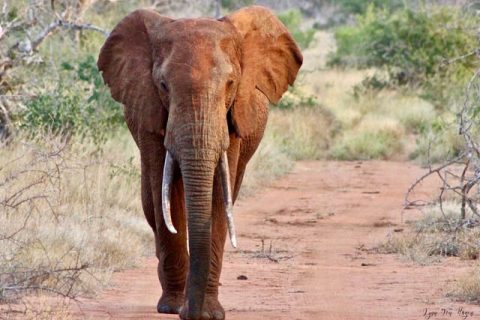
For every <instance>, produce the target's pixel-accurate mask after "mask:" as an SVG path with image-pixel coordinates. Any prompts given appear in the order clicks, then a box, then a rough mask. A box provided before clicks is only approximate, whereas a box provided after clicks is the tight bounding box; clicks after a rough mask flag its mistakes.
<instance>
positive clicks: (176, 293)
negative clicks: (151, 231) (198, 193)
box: [155, 179, 188, 314]
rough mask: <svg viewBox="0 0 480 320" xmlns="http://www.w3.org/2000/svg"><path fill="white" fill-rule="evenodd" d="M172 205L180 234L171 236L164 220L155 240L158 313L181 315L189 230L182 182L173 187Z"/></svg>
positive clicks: (186, 269) (174, 220)
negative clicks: (160, 289) (158, 298)
mask: <svg viewBox="0 0 480 320" xmlns="http://www.w3.org/2000/svg"><path fill="white" fill-rule="evenodd" d="M171 206H172V207H171V208H172V216H173V217H172V219H173V224H174V226H175V227H176V229H177V231H178V233H177V234H172V233H170V232H169V231H168V230H167V228H166V226H165V222H164V221H163V219H162V220H161V224H160V228H159V230H158V232H157V233H156V237H155V241H156V251H157V257H158V269H157V271H158V278H159V280H160V284H161V285H162V291H163V292H162V296H161V298H160V300H159V301H158V304H157V311H158V312H159V313H167V314H178V313H179V312H180V309H181V307H182V306H183V303H184V301H185V293H184V290H185V283H186V278H187V272H188V252H187V230H186V218H185V209H184V206H183V186H182V181H181V179H178V180H177V181H176V182H175V183H174V184H173V188H172V198H171ZM157 226H158V224H157Z"/></svg>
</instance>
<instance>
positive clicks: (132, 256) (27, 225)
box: [0, 133, 152, 300]
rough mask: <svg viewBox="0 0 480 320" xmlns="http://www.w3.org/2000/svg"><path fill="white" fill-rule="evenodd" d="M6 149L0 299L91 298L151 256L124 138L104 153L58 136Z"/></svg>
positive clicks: (1, 179)
mask: <svg viewBox="0 0 480 320" xmlns="http://www.w3.org/2000/svg"><path fill="white" fill-rule="evenodd" d="M2 148H3V149H2V153H1V154H0V168H1V169H0V194H1V198H0V246H1V247H2V250H1V252H0V274H1V276H0V299H4V300H9V299H14V298H17V297H18V296H22V295H23V294H25V293H30V292H32V291H43V292H54V293H58V294H60V295H65V296H69V297H75V296H77V295H80V294H90V293H93V292H95V290H96V289H97V288H98V287H101V286H103V285H104V284H105V283H107V281H108V279H109V277H110V275H111V273H112V272H113V271H116V270H121V269H124V268H128V267H132V266H134V265H135V264H136V262H137V261H138V258H139V257H140V256H141V255H142V254H144V253H146V252H147V251H148V252H150V251H151V249H150V248H151V243H152V241H151V231H150V230H149V228H148V227H147V224H146V223H145V220H144V218H143V214H142V211H141V206H140V194H139V190H140V187H139V172H138V159H137V158H131V156H132V155H136V154H138V152H136V151H135V150H134V149H135V146H134V144H133V142H132V141H131V138H130V137H129V136H128V135H127V134H126V133H125V134H122V135H121V136H119V137H118V138H116V139H115V141H111V142H110V143H109V144H108V145H106V146H105V149H104V151H103V152H102V153H101V154H99V153H98V150H96V149H95V148H94V146H93V145H90V144H88V143H87V144H75V143H69V144H65V143H64V142H62V141H60V140H59V139H54V138H52V139H47V138H44V139H43V140H42V141H38V142H26V141H22V140H21V139H17V140H15V141H13V142H12V143H11V144H10V145H8V146H4V147H2Z"/></svg>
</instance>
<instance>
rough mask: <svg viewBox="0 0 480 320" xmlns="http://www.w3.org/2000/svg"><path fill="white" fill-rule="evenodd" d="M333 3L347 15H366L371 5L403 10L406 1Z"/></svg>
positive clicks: (380, 0) (374, 0)
mask: <svg viewBox="0 0 480 320" xmlns="http://www.w3.org/2000/svg"><path fill="white" fill-rule="evenodd" d="M333 2H334V3H335V4H336V5H338V6H339V7H340V9H341V10H342V11H343V12H345V13H349V14H364V13H365V12H366V11H367V9H368V7H369V6H370V5H374V6H375V7H377V8H384V9H389V10H395V9H398V8H402V7H403V6H404V2H405V0H370V1H365V0H336V1H333Z"/></svg>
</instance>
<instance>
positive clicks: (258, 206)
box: [77, 161, 480, 320]
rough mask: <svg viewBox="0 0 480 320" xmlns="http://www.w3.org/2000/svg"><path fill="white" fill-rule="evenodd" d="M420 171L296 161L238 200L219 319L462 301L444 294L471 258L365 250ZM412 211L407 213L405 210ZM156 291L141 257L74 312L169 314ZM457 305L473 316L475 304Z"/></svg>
mask: <svg viewBox="0 0 480 320" xmlns="http://www.w3.org/2000/svg"><path fill="white" fill-rule="evenodd" d="M422 172H423V170H422V169H420V168H418V167H416V166H414V165H412V164H409V163H400V162H383V161H371V162H363V163H362V162H313V161H312V162H299V163H297V165H296V166H295V169H294V170H293V172H292V173H291V174H289V175H288V176H286V177H285V178H283V179H280V180H279V181H277V182H276V183H275V184H273V185H272V186H271V187H269V188H266V189H265V190H263V191H262V192H261V193H260V194H259V195H257V196H256V197H254V198H249V199H245V200H242V201H239V202H238V203H237V204H236V210H235V212H236V226H237V232H238V235H239V248H240V249H239V250H236V251H235V250H232V249H231V248H229V247H228V249H227V252H226V254H225V259H224V267H223V273H222V278H221V282H222V284H223V285H222V287H220V301H221V302H222V304H223V306H224V307H225V310H226V312H227V318H228V319H230V320H240V319H242V320H245V319H248V320H260V319H279V320H284V319H285V320H286V319H294V320H295V319H326V320H328V319H339V320H340V319H341V320H348V319H352V320H362V319H402V320H404V319H412V320H413V319H425V318H424V317H423V313H424V310H425V308H428V309H429V310H440V309H441V308H450V309H451V310H453V311H455V310H456V308H458V307H460V306H462V305H460V304H458V303H454V302H452V301H450V300H448V299H447V298H445V294H446V292H447V291H446V290H448V288H449V286H450V285H451V284H452V281H453V279H454V278H455V277H456V276H458V275H459V274H462V273H463V272H465V271H466V270H468V268H469V263H466V262H461V261H459V260H456V259H447V260H445V261H444V262H442V263H441V264H436V265H432V266H424V267H422V266H419V265H415V264H413V263H406V262H402V261H401V260H400V259H399V258H398V257H396V256H393V255H381V254H372V253H370V252H369V251H368V250H365V248H371V247H373V246H375V245H376V244H378V243H379V242H381V241H383V240H385V237H386V235H387V234H388V232H393V229H394V228H398V227H399V226H400V227H401V226H402V215H401V212H402V202H403V196H404V193H405V191H406V189H407V187H408V186H409V184H410V183H411V182H412V181H413V180H414V179H415V178H416V177H418V176H419V175H420V174H421V173H422ZM415 215H417V214H415V213H411V212H410V211H407V212H406V213H405V218H406V219H411V218H414V217H415ZM227 246H228V244H227ZM240 276H244V277H243V278H245V277H246V279H244V280H239V279H238V278H242V277H240ZM160 293H161V291H160V286H159V284H158V281H157V278H156V261H155V258H149V259H146V261H145V263H144V265H143V266H142V267H141V268H138V269H134V270H128V271H125V272H121V273H118V274H116V275H114V278H113V282H112V287H111V288H110V289H108V290H105V291H104V292H103V293H102V294H101V295H100V296H99V297H97V298H96V299H85V300H82V303H81V304H80V305H79V306H80V309H81V310H80V311H77V314H78V317H79V318H87V319H88V318H90V319H177V318H178V316H175V315H172V316H169V315H159V314H157V313H156V308H155V306H156V303H157V299H158V297H159V296H160ZM463 307H464V308H466V309H468V310H471V311H473V312H474V313H475V317H478V319H480V309H479V308H478V307H477V306H470V305H463ZM435 319H442V317H437V318H435ZM445 319H447V318H445ZM448 319H455V318H454V317H449V318H448ZM459 319H460V318H459ZM473 319H475V318H473Z"/></svg>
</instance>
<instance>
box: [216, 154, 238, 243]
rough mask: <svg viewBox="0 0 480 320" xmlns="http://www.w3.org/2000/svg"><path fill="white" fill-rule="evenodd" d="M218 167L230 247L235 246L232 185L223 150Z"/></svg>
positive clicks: (226, 158)
mask: <svg viewBox="0 0 480 320" xmlns="http://www.w3.org/2000/svg"><path fill="white" fill-rule="evenodd" d="M220 169H221V173H222V188H223V199H224V202H225V217H226V219H227V226H228V233H229V234H230V242H231V243H232V247H234V248H236V247H237V235H236V234H235V225H234V223H233V201H232V186H231V184H230V170H229V168H228V157H227V152H224V153H223V154H222V157H221V158H220Z"/></svg>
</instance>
